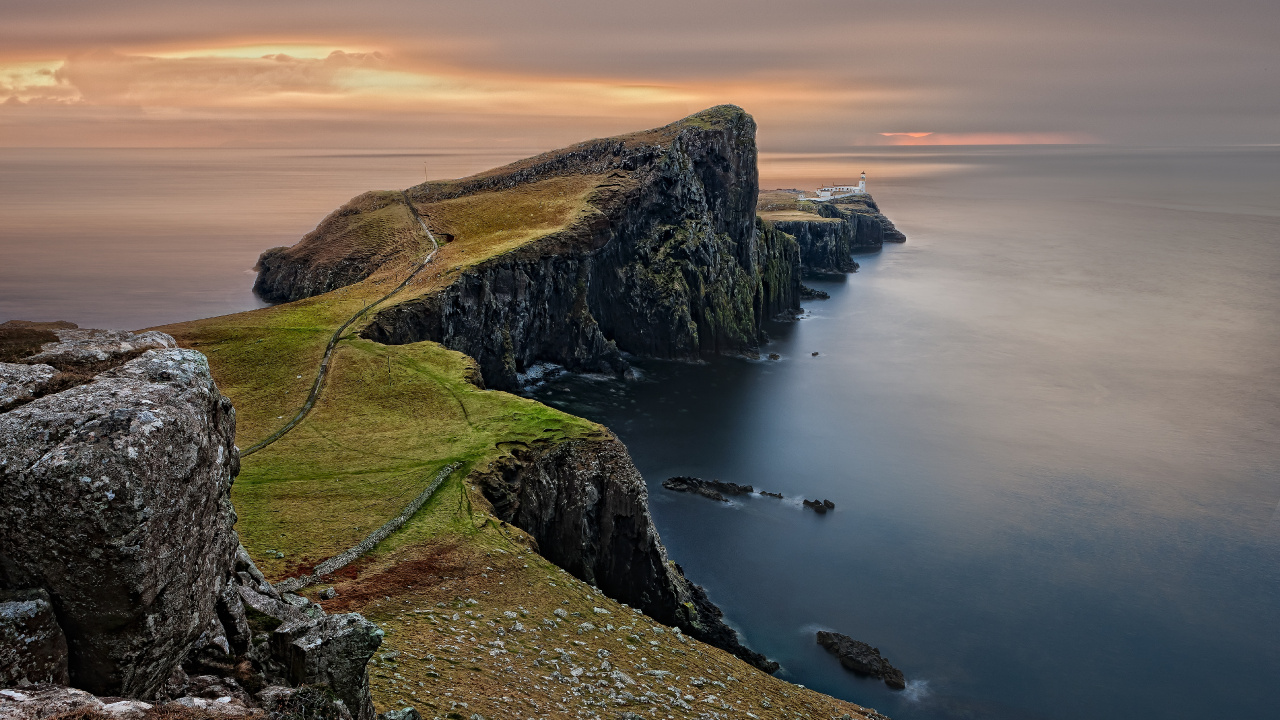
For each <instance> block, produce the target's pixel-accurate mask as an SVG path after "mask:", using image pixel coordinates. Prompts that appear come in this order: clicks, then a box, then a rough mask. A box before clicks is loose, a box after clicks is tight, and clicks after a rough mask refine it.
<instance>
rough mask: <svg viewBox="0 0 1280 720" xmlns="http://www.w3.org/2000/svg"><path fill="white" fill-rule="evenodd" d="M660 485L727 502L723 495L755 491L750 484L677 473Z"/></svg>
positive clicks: (747, 493)
mask: <svg viewBox="0 0 1280 720" xmlns="http://www.w3.org/2000/svg"><path fill="white" fill-rule="evenodd" d="M662 487H664V488H666V489H668V490H674V491H676V492H687V493H693V494H695V495H701V496H702V497H704V498H708V499H710V500H719V501H720V502H729V499H728V498H726V497H725V495H749V494H751V493H753V492H755V488H753V487H751V486H750V485H739V484H737V483H731V482H724V481H722V480H703V479H702V478H696V477H687V476H684V475H679V476H676V477H672V478H667V479H666V480H663V481H662Z"/></svg>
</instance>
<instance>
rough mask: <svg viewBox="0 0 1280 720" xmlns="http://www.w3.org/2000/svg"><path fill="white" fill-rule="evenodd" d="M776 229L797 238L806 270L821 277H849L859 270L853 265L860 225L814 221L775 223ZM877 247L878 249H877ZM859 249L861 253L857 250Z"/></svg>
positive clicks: (802, 263)
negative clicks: (825, 275)
mask: <svg viewBox="0 0 1280 720" xmlns="http://www.w3.org/2000/svg"><path fill="white" fill-rule="evenodd" d="M773 224H774V227H776V228H778V229H779V230H781V231H782V232H784V233H787V234H788V235H790V236H792V237H794V238H795V239H796V244H797V245H799V247H800V263H801V265H802V266H803V268H804V270H806V271H808V272H819V273H849V272H854V271H855V270H857V269H858V263H856V262H854V261H853V258H852V257H851V256H852V255H853V252H854V249H855V247H858V246H855V243H854V237H855V235H856V230H857V223H856V222H849V221H848V220H844V221H834V222H833V221H831V220H826V219H817V218H815V219H814V220H812V221H805V220H776V221H774V223H773ZM874 247H879V246H878V245H876V246H874ZM858 249H862V248H861V247H858Z"/></svg>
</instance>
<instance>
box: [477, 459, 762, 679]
mask: <svg viewBox="0 0 1280 720" xmlns="http://www.w3.org/2000/svg"><path fill="white" fill-rule="evenodd" d="M474 479H475V480H476V481H477V483H478V484H479V486H480V488H481V489H482V491H483V492H484V494H485V497H486V498H488V500H489V501H490V502H491V503H492V504H493V507H494V513H495V514H496V515H497V516H498V517H499V518H501V519H502V520H505V521H506V522H509V523H511V524H512V525H515V526H516V527H519V528H520V529H522V530H524V531H525V532H527V533H529V534H530V535H531V536H533V538H534V540H536V541H537V543H538V550H539V552H540V553H541V554H542V556H543V557H545V558H547V559H548V560H550V561H552V562H554V563H555V564H557V565H559V566H560V567H562V568H564V569H565V570H567V571H568V572H569V573H571V574H573V575H574V576H575V577H577V578H579V579H581V580H583V581H585V582H588V583H591V584H592V585H595V586H597V587H599V588H600V589H601V590H602V591H603V592H604V593H605V594H606V595H608V596H609V597H611V598H614V599H616V600H620V601H622V602H625V603H628V604H630V605H633V606H635V607H638V608H640V609H641V610H642V611H644V613H645V614H646V615H648V616H650V617H652V618H654V619H656V620H658V621H659V622H663V623H666V624H668V625H674V626H677V627H680V628H683V629H684V630H685V631H687V632H688V633H689V634H690V635H692V636H694V637H695V638H697V639H699V640H703V641H704V642H709V643H711V644H713V645H716V646H717V647H720V648H723V649H725V650H728V651H729V652H732V653H733V654H735V655H737V656H738V657H740V658H742V659H743V660H745V661H747V662H749V663H751V664H753V665H755V666H756V667H758V668H760V669H762V670H765V671H766V672H773V671H774V670H777V669H778V665H777V663H774V662H772V661H770V660H768V659H767V658H765V657H764V656H763V655H760V654H759V653H757V652H754V651H753V650H751V649H749V648H747V647H745V646H744V645H743V644H742V641H741V639H740V638H739V637H738V634H737V633H736V632H734V630H733V629H732V628H730V627H729V626H727V625H725V624H724V620H723V617H722V614H721V612H720V610H719V609H718V608H716V607H715V605H713V604H712V603H711V602H710V600H708V599H707V596H706V593H705V592H704V591H703V590H702V588H700V587H698V586H696V585H694V584H692V583H690V582H689V581H688V580H687V579H686V578H685V577H684V575H683V573H682V572H681V571H680V568H679V567H678V566H677V565H676V564H675V563H673V562H670V561H669V560H668V559H667V550H666V548H665V547H663V546H662V541H661V540H660V539H659V537H658V531H657V529H656V528H655V527H654V526H653V521H652V519H651V518H650V516H649V505H648V490H647V489H646V487H645V483H644V479H643V478H642V477H641V476H640V472H639V471H638V470H636V467H635V465H634V463H632V461H631V456H630V455H628V454H627V449H626V447H624V446H623V445H622V443H621V442H619V441H617V440H615V439H612V438H611V439H608V440H571V441H568V442H562V443H557V444H556V445H554V446H552V447H551V448H549V449H530V450H527V451H517V452H516V453H515V454H514V455H512V456H510V457H508V458H507V459H506V460H504V461H502V462H499V463H496V464H495V465H493V466H491V467H490V468H488V469H487V470H486V471H485V472H482V473H479V474H478V475H476V476H475V478H474Z"/></svg>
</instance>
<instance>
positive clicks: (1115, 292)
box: [0, 146, 1280, 720]
mask: <svg viewBox="0 0 1280 720" xmlns="http://www.w3.org/2000/svg"><path fill="white" fill-rule="evenodd" d="M541 149H544V148H528V149H511V148H502V149H494V150H492V151H476V150H472V149H466V150H461V151H454V150H430V151H428V150H405V151H401V152H389V151H376V152H370V151H335V150H316V151H296V150H291V151H272V150H235V149H209V150H172V149H170V150H33V149H21V150H15V149H3V150H0V271H2V272H0V277H2V278H3V280H2V281H0V320H6V319H12V318H21V319H31V320H52V319H65V320H72V321H74V322H77V323H80V324H81V325H82V326H86V327H123V328H141V327H147V326H153V325H157V324H161V323H167V322H173V321H178V320H185V319H191V318H197V317H206V316H211V315H217V314H222V313H231V312H238V311H242V310H246V309H249V308H253V307H257V306H259V305H261V303H260V302H259V301H258V300H257V299H255V298H254V297H253V295H252V293H251V292H250V286H251V284H252V280H253V272H252V268H253V265H254V262H255V260H256V257H257V255H258V254H259V253H260V252H261V251H262V250H264V249H266V248H268V247H272V246H276V245H287V244H291V243H293V242H295V241H296V240H297V239H298V238H300V237H301V236H302V235H303V234H305V233H306V232H307V231H309V230H310V229H311V228H313V227H314V226H315V224H316V223H317V222H318V221H319V220H320V218H321V217H323V216H324V214H326V213H327V212H329V211H330V210H332V209H334V208H336V207H337V206H338V205H340V204H341V203H342V202H344V201H346V200H347V199H348V198H350V197H351V196H353V195H355V194H357V193H359V192H362V191H364V190H366V189H371V188H397V187H405V186H408V185H412V184H414V183H417V182H420V181H421V179H422V178H423V177H424V173H425V174H426V175H427V176H430V177H433V178H434V177H456V176H460V175H464V174H467V173H471V172H476V171H479V170H482V169H485V168H488V167H492V166H495V165H498V164H501V163H503V162H506V161H509V160H512V159H516V158H518V157H523V156H525V155H528V154H532V153H533V152H535V151H538V150H541ZM760 169H761V185H762V187H765V188H814V187H817V186H818V185H821V184H825V183H828V182H833V181H842V180H849V179H852V178H856V177H857V175H858V173H860V172H863V171H865V172H866V173H867V176H868V185H869V189H870V191H871V192H872V193H873V195H874V197H875V199H876V200H877V201H878V202H879V204H880V207H881V209H882V210H883V211H884V212H885V214H886V215H888V216H889V217H890V218H891V219H892V220H893V221H894V222H895V223H896V224H897V226H898V227H899V229H901V230H902V231H903V232H905V233H906V235H907V237H908V242H907V243H906V244H905V245H893V246H886V247H885V248H884V249H883V250H882V251H880V252H877V253H872V254H863V255H858V256H856V257H855V260H856V261H857V262H858V263H859V265H860V266H861V267H860V269H859V271H858V272H857V273H854V274H851V275H847V276H844V277H837V278H813V279H809V280H806V284H808V285H810V286H811V287H813V288H816V289H820V290H823V291H825V292H827V293H829V294H830V298H829V299H826V300H809V301H805V302H804V312H803V314H802V315H801V317H800V318H799V319H798V320H796V321H794V322H786V323H781V322H780V323H771V324H770V325H769V327H768V332H769V335H770V342H769V344H768V345H767V346H765V347H764V348H762V355H761V357H760V358H759V359H751V358H736V357H724V358H714V359H711V360H708V361H706V362H701V363H682V362H658V361H652V360H644V359H636V360H635V366H636V368H637V377H636V378H634V379H630V380H616V379H611V378H603V377H592V376H565V377H561V378H558V379H555V380H552V381H550V382H546V383H544V384H542V385H540V386H538V387H535V388H531V389H530V390H529V391H528V392H530V393H531V394H532V395H533V396H534V397H537V398H538V399H540V400H542V401H543V402H546V403H549V404H551V405H554V406H556V407H559V408H562V409H564V410H567V411H569V412H572V413H576V414H579V415H582V416H585V417H588V418H591V419H593V420H597V421H600V422H602V423H604V424H606V425H607V426H609V427H610V428H611V429H612V430H613V431H614V432H615V433H616V434H617V435H618V436H619V437H620V438H621V439H622V440H623V441H624V442H625V443H626V444H627V446H628V448H629V449H630V451H631V454H632V456H633V457H634V459H635V461H636V464H637V466H638V467H639V468H640V470H641V472H642V473H643V474H644V477H645V479H646V481H647V483H648V487H649V501H650V507H651V509H652V512H653V516H654V521H655V523H656V525H657V527H658V529H659V531H660V533H661V535H662V538H663V541H664V542H665V544H666V546H667V548H668V550H669V552H670V555H671V557H672V558H673V559H674V560H676V561H677V562H678V563H680V565H681V566H682V567H683V568H684V571H685V573H686V574H687V575H688V576H689V577H690V578H691V579H692V580H693V581H695V582H697V583H699V584H701V585H703V586H704V587H705V588H706V589H707V591H708V593H709V595H710V596H711V598H712V599H713V600H714V601H715V602H716V603H717V604H718V605H719V606H720V607H721V608H722V609H723V610H724V612H725V616H726V619H727V620H728V622H729V623H731V624H732V625H733V626H734V627H735V628H737V629H738V630H739V631H740V632H741V633H742V635H743V637H744V638H745V640H746V642H747V644H748V645H750V646H751V647H752V648H754V649H756V650H758V651H760V652H763V653H765V654H766V655H768V656H769V657H771V658H773V659H775V660H777V661H778V662H780V663H781V664H782V670H781V671H780V673H779V675H780V676H781V677H784V678H785V679H787V680H790V681H792V682H795V683H799V684H803V685H805V686H807V687H810V688H813V689H816V690H819V691H822V692H825V693H830V694H832V695H835V696H837V697H841V698H845V699H848V700H851V701H854V702H857V703H860V704H862V705H865V706H868V707H873V708H876V709H877V710H879V711H880V712H883V713H885V714H887V715H889V716H890V717H892V718H895V720H952V719H960V718H964V719H969V718H990V719H993V720H1015V719H1016V720H1032V719H1036V720H1041V719H1045V720H1048V719H1053V720H1057V719H1062V720H1066V719H1068V718H1078V717H1089V718H1094V719H1105V720H1112V719H1114V720H1121V719H1126V720H1127V719H1132V718H1170V719H1177V718H1205V717H1212V718H1233V719H1239V720H1250V719H1255V718H1256V719H1262V718H1275V717H1280V148H1277V147H1239V148H1117V147H1101V146H1016V147H1011V146H989V147H946V148H940V147H893V148H853V149H849V150H847V151H841V152H831V153H793V154H783V153H762V155H761V160H760ZM770 354H776V356H777V359H770ZM676 475H691V476H697V477H701V478H705V479H718V480H723V481H729V482H735V483H740V484H748V485H752V486H753V487H755V488H756V489H757V490H767V491H770V492H778V493H782V494H783V496H784V497H783V498H782V499H781V500H779V499H775V498H772V497H767V496H762V495H759V494H753V495H743V496H737V497H733V498H731V501H730V502H727V503H719V502H715V501H712V500H708V499H706V498H702V497H698V496H693V495H687V494H680V493H675V492H672V491H669V490H665V489H663V487H662V485H661V483H662V481H663V480H665V479H666V478H668V477H672V476H676ZM804 499H828V500H831V501H832V502H833V503H834V504H835V509H834V510H833V511H832V512H828V513H826V514H821V515H820V514H818V513H815V512H814V511H812V510H809V509H806V508H805V507H804V506H803V505H802V504H801V502H802V500H804ZM818 630H833V631H837V632H841V633H845V634H847V635H849V636H851V637H853V638H856V639H858V640H862V641H865V642H867V643H870V644H871V645H873V646H875V647H877V648H879V650H880V651H881V653H883V655H884V656H885V657H886V658H888V659H889V660H890V662H892V663H893V664H894V665H895V666H897V667H898V668H900V669H901V670H902V671H903V672H904V673H905V675H906V677H907V680H908V683H907V688H906V690H903V691H894V690H890V689H888V688H887V687H885V686H884V685H883V684H882V683H880V682H879V681H876V680H874V679H870V678H863V677H859V676H856V675H854V674H852V673H850V672H848V671H846V670H844V669H843V668H841V667H840V665H839V663H838V662H837V661H836V659H835V658H834V657H832V656H831V655H829V654H827V652H826V651H825V650H823V649H822V648H821V647H820V646H819V645H817V644H816V642H815V639H814V636H815V633H816V631H818Z"/></svg>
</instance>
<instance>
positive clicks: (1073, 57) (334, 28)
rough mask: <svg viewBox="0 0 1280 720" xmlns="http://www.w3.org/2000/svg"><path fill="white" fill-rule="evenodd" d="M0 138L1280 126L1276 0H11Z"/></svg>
mask: <svg viewBox="0 0 1280 720" xmlns="http://www.w3.org/2000/svg"><path fill="white" fill-rule="evenodd" d="M0 17H2V18H3V22H0V147H221V146H225V147H339V148H458V147H486V148H491V147H503V146H511V147H553V146H556V145H560V144H565V143H568V142H572V141H576V140H580V139H582V138H584V137H591V136H603V135H610V134H614V133H618V132H625V131H629V130H636V129H641V128H645V127H651V126H655V125H660V124H663V123H666V122H669V121H671V120H674V119H677V118H679V117H683V116H685V115H688V114H690V113H693V112H696V111H697V110H700V109H702V108H705V107H710V106H712V105H717V104H721V103H733V104H737V105H740V106H742V107H743V108H745V109H746V110H747V111H748V112H750V113H752V114H753V115H754V116H755V118H756V120H757V122H758V124H759V126H760V135H759V142H760V146H761V148H762V149H763V150H766V151H776V152H792V151H793V152H838V151H840V150H843V149H845V148H849V147H857V146H865V145H888V144H931V145H947V144H1004V143H1113V144H1122V145H1165V146H1168V145H1174V146H1177V145H1196V146H1200V145H1239V144H1276V143H1280V2H1277V1H1276V0H1219V1H1218V2H1204V1H1203V0H1196V1H1195V2H1192V1H1189V0H1125V1H1123V2H1120V1H1118V0H1112V1H1110V2H1103V1H1100V0H1074V1H1073V2H1064V1H1062V0H1058V1H1056V2H1044V1H1042V0H967V1H964V2H961V1H958V0H897V1H891V0H790V1H788V2H777V1H775V2H756V1H755V0H643V1H639V2H610V1H607V0H560V1H559V2H539V1H535V0H462V1H459V2H452V3H443V2H435V1H434V0H366V1H362V2H353V1H351V0H347V1H345V2H333V1H331V0H306V2H302V1H300V0H269V1H267V0H254V1H253V2H241V1H231V2H219V1H217V0H206V1H203V2H186V1H184V0H132V1H125V2H115V1H111V0H63V1H54V0H47V1H45V2H33V1H30V0H21V1H19V0H0Z"/></svg>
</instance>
